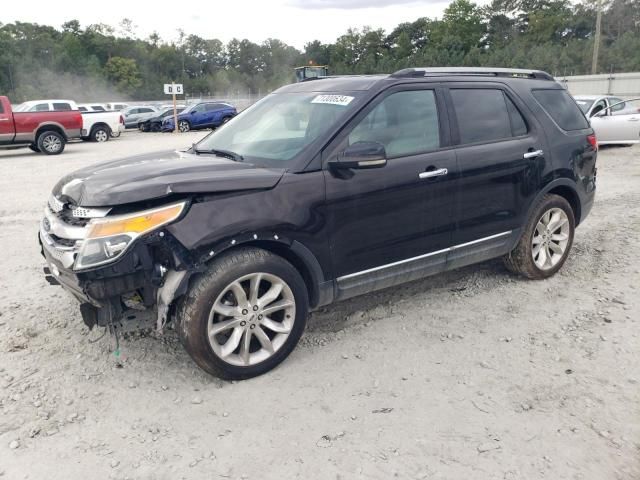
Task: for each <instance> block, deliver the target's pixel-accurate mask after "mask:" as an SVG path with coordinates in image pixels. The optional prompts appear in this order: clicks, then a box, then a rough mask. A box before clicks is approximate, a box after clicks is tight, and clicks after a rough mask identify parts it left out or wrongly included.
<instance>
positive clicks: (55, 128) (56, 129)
mask: <svg viewBox="0 0 640 480" xmlns="http://www.w3.org/2000/svg"><path fill="white" fill-rule="evenodd" d="M43 132H57V133H59V134H60V135H62V138H64V139H65V140H68V139H67V134H66V133H65V131H64V130H63V129H62V128H60V127H58V126H57V125H43V126H41V127H40V128H38V130H36V137H35V139H34V140H35V142H36V143H37V142H38V137H39V136H40V134H42V133H43Z"/></svg>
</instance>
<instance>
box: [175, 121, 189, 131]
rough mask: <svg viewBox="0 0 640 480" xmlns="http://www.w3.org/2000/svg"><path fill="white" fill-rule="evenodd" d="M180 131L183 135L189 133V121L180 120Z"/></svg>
mask: <svg viewBox="0 0 640 480" xmlns="http://www.w3.org/2000/svg"><path fill="white" fill-rule="evenodd" d="M178 130H180V131H181V132H182V133H185V132H188V131H189V130H191V124H190V123H189V122H188V121H187V120H180V121H179V122H178Z"/></svg>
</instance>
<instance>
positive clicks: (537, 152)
mask: <svg viewBox="0 0 640 480" xmlns="http://www.w3.org/2000/svg"><path fill="white" fill-rule="evenodd" d="M542 155H544V152H543V151H542V150H535V151H533V152H527V153H525V154H524V155H522V158H524V159H528V158H536V157H540V156H542Z"/></svg>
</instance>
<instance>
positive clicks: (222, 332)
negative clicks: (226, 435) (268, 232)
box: [178, 248, 309, 380]
mask: <svg viewBox="0 0 640 480" xmlns="http://www.w3.org/2000/svg"><path fill="white" fill-rule="evenodd" d="M308 310H309V300H308V293H307V289H306V285H305V283H304V281H303V279H302V277H301V276H300V273H298V271H297V270H296V269H295V268H294V267H293V266H292V265H291V264H290V263H289V262H287V261H286V260H284V259H283V258H281V257H279V256H277V255H274V254H272V253H270V252H267V251H265V250H261V249H257V248H243V249H239V250H236V251H233V252H230V253H229V254H227V255H225V256H223V257H221V258H220V259H218V260H215V261H214V262H213V263H212V265H211V267H210V268H209V270H208V271H207V272H206V273H204V274H202V275H201V276H200V277H198V278H197V279H196V281H195V282H194V283H193V284H192V285H191V287H190V289H189V292H188V293H187V295H186V297H185V298H184V299H183V300H182V301H181V303H180V306H179V308H178V322H179V328H178V334H179V336H180V339H181V341H182V344H183V345H184V346H185V348H186V350H187V352H188V353H189V355H191V357H192V358H193V360H194V361H195V362H196V363H197V364H198V365H199V366H200V367H201V368H202V369H203V370H205V371H206V372H208V373H210V374H212V375H215V376H217V377H220V378H224V379H229V380H241V379H246V378H251V377H255V376H257V375H261V374H263V373H266V372H268V371H269V370H271V369H273V368H274V367H276V366H277V365H278V364H279V363H280V362H282V361H283V360H284V359H285V358H286V357H287V356H288V355H289V353H291V351H292V350H293V349H294V347H295V346H296V344H297V343H298V340H299V339H300V336H301V335H302V332H303V331H304V328H305V325H306V321H307V315H308Z"/></svg>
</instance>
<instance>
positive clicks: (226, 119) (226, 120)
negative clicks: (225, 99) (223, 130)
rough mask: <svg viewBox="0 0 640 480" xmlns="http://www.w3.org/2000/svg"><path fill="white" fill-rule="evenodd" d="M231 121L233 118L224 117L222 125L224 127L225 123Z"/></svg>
mask: <svg viewBox="0 0 640 480" xmlns="http://www.w3.org/2000/svg"><path fill="white" fill-rule="evenodd" d="M229 120H231V117H224V118H223V119H222V124H223V125H224V124H225V123H227V122H228V121H229Z"/></svg>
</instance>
